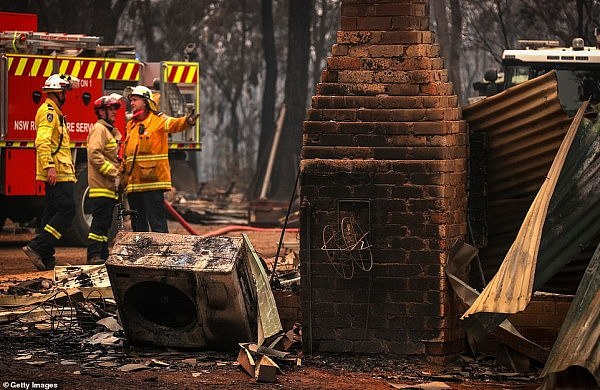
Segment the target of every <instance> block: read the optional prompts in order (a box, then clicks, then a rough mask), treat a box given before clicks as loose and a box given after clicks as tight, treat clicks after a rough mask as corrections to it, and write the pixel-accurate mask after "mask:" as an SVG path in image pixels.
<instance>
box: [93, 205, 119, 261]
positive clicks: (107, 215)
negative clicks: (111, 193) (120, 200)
mask: <svg viewBox="0 0 600 390" xmlns="http://www.w3.org/2000/svg"><path fill="white" fill-rule="evenodd" d="M90 202H91V203H92V226H90V233H89V234H88V240H87V259H88V260H90V259H91V258H93V257H100V258H102V259H104V260H106V259H108V230H109V229H110V226H111V225H112V221H113V212H114V209H115V205H116V204H117V200H116V199H111V198H104V197H98V198H90Z"/></svg>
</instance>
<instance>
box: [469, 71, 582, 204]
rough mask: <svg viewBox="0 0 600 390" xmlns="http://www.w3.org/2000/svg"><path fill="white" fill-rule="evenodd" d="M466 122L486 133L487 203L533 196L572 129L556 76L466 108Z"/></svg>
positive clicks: (526, 84) (529, 83)
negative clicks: (560, 97) (567, 131)
mask: <svg viewBox="0 0 600 390" xmlns="http://www.w3.org/2000/svg"><path fill="white" fill-rule="evenodd" d="M463 117H464V118H465V120H466V121H467V122H468V123H469V131H471V132H486V133H487V144H488V150H487V183H486V184H487V195H488V199H489V200H496V199H511V198H516V197H527V196H531V195H533V194H535V193H536V192H537V190H538V189H539V188H540V186H541V184H542V182H543V181H544V177H545V176H546V173H547V172H548V169H549V168H550V165H551V164H552V160H553V159H554V156H555V154H556V151H557V150H558V147H559V146H560V143H561V141H562V139H563V138H564V135H565V133H566V130H567V128H568V127H569V124H570V123H571V119H570V118H569V117H568V115H567V114H566V113H565V112H564V111H563V109H562V107H561V105H560V101H559V99H558V86H557V82H556V72H554V71H553V72H549V73H547V74H545V75H543V76H540V77H537V78H535V79H533V80H530V81H527V82H525V83H522V84H520V85H517V86H515V87H513V88H509V89H507V90H505V91H503V92H502V93H499V94H498V95H495V96H491V97H488V98H486V99H484V100H481V101H479V102H477V103H474V104H471V105H468V106H466V107H464V108H463Z"/></svg>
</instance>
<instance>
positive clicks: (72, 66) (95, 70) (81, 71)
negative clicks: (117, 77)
mask: <svg viewBox="0 0 600 390" xmlns="http://www.w3.org/2000/svg"><path fill="white" fill-rule="evenodd" d="M58 69H59V71H60V73H66V74H70V75H71V76H74V77H77V78H78V79H100V78H102V62H101V61H88V60H72V59H62V60H60V64H59V67H58Z"/></svg>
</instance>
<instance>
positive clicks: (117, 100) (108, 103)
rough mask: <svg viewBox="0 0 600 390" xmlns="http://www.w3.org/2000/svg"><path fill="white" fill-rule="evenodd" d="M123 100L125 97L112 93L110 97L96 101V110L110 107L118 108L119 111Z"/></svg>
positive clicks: (102, 97) (106, 96)
mask: <svg viewBox="0 0 600 390" xmlns="http://www.w3.org/2000/svg"><path fill="white" fill-rule="evenodd" d="M121 99H123V96H121V95H119V94H118V93H111V94H110V95H105V96H101V97H99V98H98V99H96V100H95V101H94V109H95V110H100V109H102V108H108V107H116V108H117V109H119V107H121Z"/></svg>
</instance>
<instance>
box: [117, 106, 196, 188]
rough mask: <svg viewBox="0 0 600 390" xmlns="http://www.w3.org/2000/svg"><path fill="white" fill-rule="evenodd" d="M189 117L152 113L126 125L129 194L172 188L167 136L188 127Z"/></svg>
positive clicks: (126, 169)
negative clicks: (173, 116)
mask: <svg viewBox="0 0 600 390" xmlns="http://www.w3.org/2000/svg"><path fill="white" fill-rule="evenodd" d="M189 127H190V125H189V124H188V123H187V118H186V117H181V118H172V117H170V116H167V115H165V114H162V113H158V114H157V113H154V112H149V114H148V116H147V117H146V118H145V119H143V120H136V119H132V120H130V121H129V122H127V126H126V129H127V140H126V141H125V152H124V155H123V172H124V174H125V176H126V181H127V186H126V190H127V193H130V192H141V191H150V190H165V191H168V190H170V189H171V170H170V166H169V139H168V133H177V132H180V131H183V130H185V129H187V128H189Z"/></svg>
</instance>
